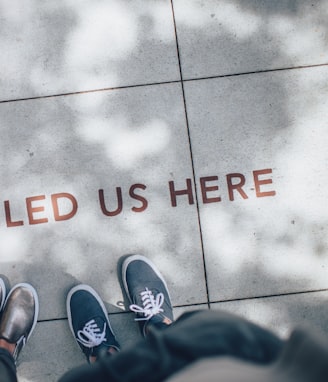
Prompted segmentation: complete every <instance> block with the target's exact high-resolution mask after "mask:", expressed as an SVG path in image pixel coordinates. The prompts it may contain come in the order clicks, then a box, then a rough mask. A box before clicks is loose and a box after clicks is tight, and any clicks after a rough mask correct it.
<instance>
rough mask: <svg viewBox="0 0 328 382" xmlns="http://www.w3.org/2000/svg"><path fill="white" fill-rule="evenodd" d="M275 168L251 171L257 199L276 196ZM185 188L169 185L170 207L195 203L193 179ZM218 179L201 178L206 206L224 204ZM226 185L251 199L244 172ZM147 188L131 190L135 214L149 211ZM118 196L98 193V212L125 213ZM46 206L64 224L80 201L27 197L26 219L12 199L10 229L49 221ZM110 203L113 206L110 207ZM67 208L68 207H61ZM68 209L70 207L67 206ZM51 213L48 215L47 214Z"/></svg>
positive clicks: (119, 193) (231, 194)
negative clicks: (16, 211)
mask: <svg viewBox="0 0 328 382" xmlns="http://www.w3.org/2000/svg"><path fill="white" fill-rule="evenodd" d="M271 174H272V169H263V170H255V171H253V172H252V175H251V181H252V183H253V184H254V188H251V190H254V192H255V196H256V197H257V198H262V197H269V196H274V195H275V194H276V192H275V191H274V190H272V189H271V190H268V189H267V187H268V185H269V187H271V186H270V185H271V184H272V183H273V182H272V179H271V177H270V176H271ZM185 182H186V183H185V184H186V185H185V187H184V188H177V186H176V184H175V182H174V181H169V182H168V196H169V198H170V204H171V207H177V206H178V201H179V202H180V201H181V199H182V198H186V199H187V200H188V204H190V205H192V204H194V203H195V197H194V189H193V183H192V180H191V179H189V178H188V179H186V180H185ZM218 182H219V177H218V176H206V177H201V178H199V187H200V192H201V197H202V199H201V201H202V203H203V204H208V203H219V202H221V200H222V199H221V196H220V194H219V191H220V187H219V183H218ZM225 183H226V187H227V191H228V198H229V200H230V201H233V200H235V197H236V196H238V197H241V198H242V199H248V197H249V196H248V195H247V193H246V191H245V187H244V186H245V184H246V177H245V175H243V174H241V173H231V174H227V175H226V176H225ZM146 189H147V186H146V185H144V184H141V183H136V184H133V185H132V186H130V188H129V198H130V199H131V200H132V201H133V203H134V204H136V205H133V206H132V207H131V210H132V211H133V212H143V211H145V210H146V209H147V208H148V204H149V203H148V199H147V198H146V195H145V194H144V193H145V191H146ZM115 193H116V196H115V197H114V199H113V198H110V203H109V202H108V200H109V197H108V196H107V198H106V194H105V191H104V190H103V189H99V190H98V200H99V211H101V213H102V214H103V215H105V216H108V217H113V216H117V215H119V214H120V213H122V211H123V193H122V188H121V187H116V189H115ZM46 204H49V205H50V211H51V212H50V213H51V218H53V219H54V221H56V222H58V221H64V220H69V219H72V218H73V217H74V216H75V215H76V213H77V211H78V208H79V204H78V200H77V198H76V197H75V196H74V195H72V194H70V193H67V192H61V193H56V194H52V195H50V197H47V196H46V195H36V196H29V197H27V198H25V203H24V205H25V210H26V214H25V216H24V217H20V218H17V217H15V218H14V217H13V216H12V215H13V214H12V205H11V203H10V201H9V200H5V201H4V212H5V218H6V225H7V227H18V226H23V225H25V224H29V225H35V224H43V223H48V222H49V218H50V216H49V208H48V209H47V208H46ZM108 204H110V205H111V206H113V205H114V206H115V208H113V207H111V208H110V207H109V205H108ZM63 205H65V208H63V207H62V206H63ZM67 206H68V207H67ZM47 214H48V215H47Z"/></svg>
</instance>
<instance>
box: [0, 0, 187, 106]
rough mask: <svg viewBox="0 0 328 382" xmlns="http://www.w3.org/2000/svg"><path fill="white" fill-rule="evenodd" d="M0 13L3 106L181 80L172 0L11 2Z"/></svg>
mask: <svg viewBox="0 0 328 382" xmlns="http://www.w3.org/2000/svg"><path fill="white" fill-rule="evenodd" d="M0 13H1V27H2V28H1V30H2V33H1V38H0V46H1V51H2V52H3V55H2V60H1V63H0V71H1V79H0V100H4V99H17V98H26V97H34V96H40V95H49V94H58V93H66V92H76V91H84V90H90V89H98V88H101V89H102V88H107V87H116V86H125V85H135V84H144V83H153V82H161V81H171V80H177V79H179V76H180V74H179V67H178V60H177V51H176V42H175V33H174V25H173V18H172V11H171V3H170V1H169V0H165V1H158V2H154V3H151V4H150V3H149V2H148V1H147V0H133V1H132V0H111V1H98V2H97V3H96V4H95V2H94V1H92V0H87V1H84V2H83V4H81V3H79V2H76V1H71V0H70V1H56V2H40V3H36V2H34V1H33V0H26V1H25V2H24V5H22V4H21V2H20V1H17V0H13V1H11V2H10V4H9V3H8V2H1V4H0Z"/></svg>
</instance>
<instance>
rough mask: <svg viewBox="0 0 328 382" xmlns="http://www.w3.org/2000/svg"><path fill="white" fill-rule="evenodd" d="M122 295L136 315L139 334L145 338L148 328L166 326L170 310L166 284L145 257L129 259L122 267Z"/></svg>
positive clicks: (170, 314) (171, 313)
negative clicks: (124, 293) (123, 290)
mask: <svg viewBox="0 0 328 382" xmlns="http://www.w3.org/2000/svg"><path fill="white" fill-rule="evenodd" d="M122 279H123V285H124V289H125V292H126V294H127V296H128V297H129V300H130V302H131V305H130V310H132V311H133V312H135V313H136V315H137V316H136V321H138V322H139V325H140V330H141V333H142V334H143V335H144V336H146V333H147V326H148V325H149V324H151V325H153V324H154V325H156V326H164V325H165V324H166V325H169V324H171V323H172V322H173V310H172V305H171V300H170V295H169V291H168V289H167V285H166V282H165V280H164V278H163V276H162V275H161V274H160V272H159V271H158V270H157V268H156V267H155V265H154V264H153V263H152V262H151V261H150V260H149V259H147V258H146V257H144V256H140V255H131V256H129V257H127V258H126V259H125V260H124V262H123V264H122Z"/></svg>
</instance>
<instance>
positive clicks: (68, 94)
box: [0, 63, 328, 104]
mask: <svg viewBox="0 0 328 382" xmlns="http://www.w3.org/2000/svg"><path fill="white" fill-rule="evenodd" d="M323 66H328V63H325V64H313V65H304V66H294V67H293V66H292V67H286V68H275V69H265V70H256V71H248V72H240V73H230V74H222V75H214V76H205V77H195V78H185V79H182V73H181V79H180V80H172V81H161V82H149V83H145V84H135V85H123V86H113V87H106V88H99V89H90V90H81V91H72V92H67V93H58V94H48V95H43V96H41V95H40V96H34V97H24V98H13V99H5V100H0V104H3V103H10V102H21V101H33V100H37V99H44V98H45V99H46V98H57V97H66V96H73V95H81V94H89V93H99V92H106V91H110V90H121V89H133V88H140V87H146V86H157V85H168V84H179V83H183V82H191V81H203V80H210V79H216V78H226V77H239V76H247V75H250V74H261V73H271V72H281V71H287V70H300V69H309V68H317V67H323ZM180 69H181V67H180Z"/></svg>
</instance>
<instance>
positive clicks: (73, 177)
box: [0, 84, 206, 320]
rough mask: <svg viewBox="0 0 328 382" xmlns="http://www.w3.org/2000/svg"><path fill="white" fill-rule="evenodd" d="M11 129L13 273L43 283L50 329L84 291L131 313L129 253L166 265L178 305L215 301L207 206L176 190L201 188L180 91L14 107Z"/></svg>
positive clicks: (173, 87) (5, 234)
mask: <svg viewBox="0 0 328 382" xmlns="http://www.w3.org/2000/svg"><path fill="white" fill-rule="evenodd" d="M0 119H1V132H2V136H3V139H2V140H1V155H2V160H1V162H0V174H1V176H0V179H1V180H0V184H1V190H2V202H1V203H2V208H3V210H2V212H1V225H0V236H1V241H0V252H1V259H0V263H1V273H3V274H5V275H7V276H8V278H9V279H10V280H11V283H12V284H14V283H17V282H21V281H28V282H31V283H33V285H35V287H36V288H37V290H38V292H39V294H40V300H41V301H40V302H41V311H40V319H42V320H44V319H53V318H63V317H65V316H66V313H65V299H64V296H65V295H66V293H67V291H68V289H69V288H70V287H72V286H73V285H75V284H77V283H81V282H82V283H87V284H90V285H91V286H93V287H94V288H95V289H96V290H97V291H98V292H99V294H100V295H101V297H102V298H103V299H104V301H105V302H106V304H107V306H108V309H109V310H110V312H113V311H114V312H115V311H118V312H119V311H120V309H121V308H122V304H123V303H122V301H123V296H122V292H121V288H120V285H119V281H118V277H117V263H118V260H119V259H120V258H121V256H123V255H126V254H129V253H142V254H144V255H145V256H148V257H150V258H151V259H152V260H153V261H154V262H155V263H156V264H157V265H158V267H159V268H160V269H161V271H162V272H163V274H164V275H165V277H166V279H167V281H168V284H169V287H170V290H171V294H172V300H173V304H174V305H185V304H196V303H202V302H206V292H205V283H204V273H203V262H202V254H201V245H200V235H199V227H198V217H197V211H196V207H195V204H194V205H189V204H188V200H186V198H185V197H183V196H182V197H181V200H179V203H178V207H172V202H171V198H170V191H169V181H172V182H175V183H174V186H175V188H178V187H182V186H183V185H185V184H186V178H192V169H191V162H190V151H189V142H188V138H187V130H186V126H185V117H184V109H183V102H182V96H181V89H180V87H179V85H177V84H169V85H161V86H150V87H140V88H132V89H121V90H116V91H108V92H99V93H90V94H84V95H74V96H66V97H59V98H48V99H39V100H33V101H31V100H30V101H20V102H15V103H5V104H1V105H0ZM99 190H103V195H102V194H101V193H100V194H99ZM120 193H121V194H122V203H121V206H120V203H119V202H118V200H119V199H120ZM53 195H54V196H53ZM117 195H119V196H117ZM177 198H179V196H177ZM75 200H76V202H77V205H78V207H77V209H74V202H75ZM5 201H8V203H7V204H6V203H5ZM5 204H6V206H7V212H5ZM57 206H58V212H57V215H56V208H57ZM119 207H121V208H119ZM75 211H76V213H75V215H74V212H75ZM71 212H72V214H71ZM6 213H7V220H6ZM9 214H10V217H9ZM108 215H111V216H108ZM56 219H57V220H56Z"/></svg>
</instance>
